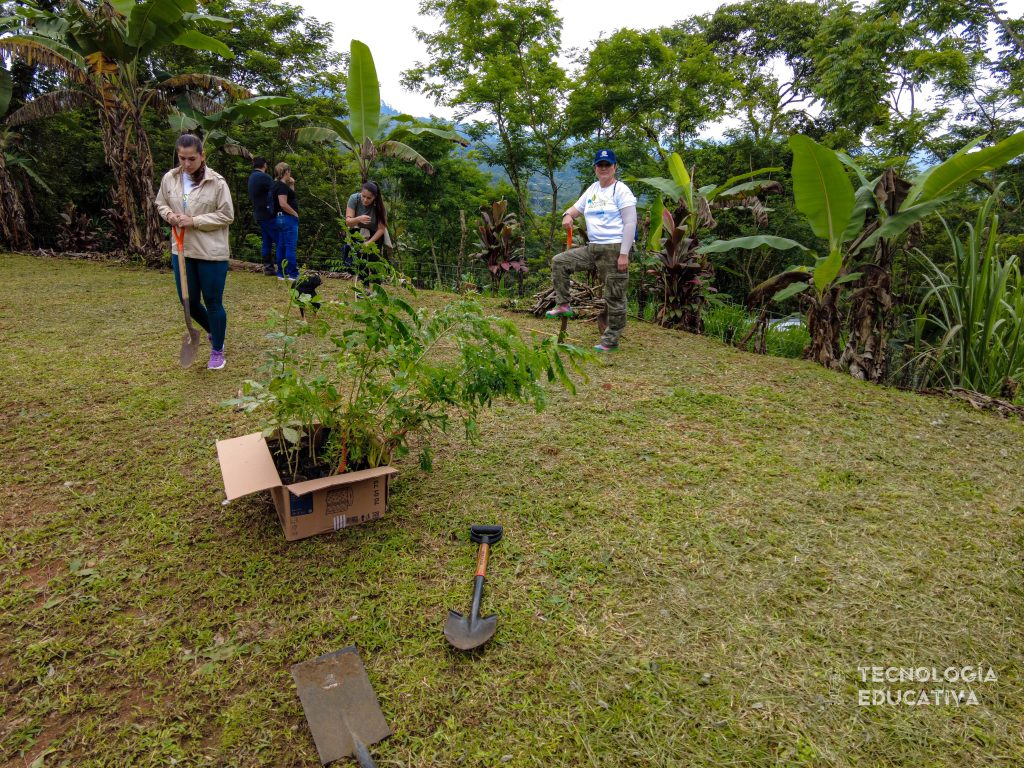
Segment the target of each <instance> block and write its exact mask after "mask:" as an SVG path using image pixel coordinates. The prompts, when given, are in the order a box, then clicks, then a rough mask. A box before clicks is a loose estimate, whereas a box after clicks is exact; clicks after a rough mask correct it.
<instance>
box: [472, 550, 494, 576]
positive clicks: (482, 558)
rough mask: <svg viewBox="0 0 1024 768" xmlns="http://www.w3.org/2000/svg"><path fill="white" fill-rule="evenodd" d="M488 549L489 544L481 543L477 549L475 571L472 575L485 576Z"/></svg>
mask: <svg viewBox="0 0 1024 768" xmlns="http://www.w3.org/2000/svg"><path fill="white" fill-rule="evenodd" d="M489 549H490V545H488V544H481V545H480V549H479V551H478V552H477V553H476V573H475V574H473V575H474V576H486V575H487V550H489Z"/></svg>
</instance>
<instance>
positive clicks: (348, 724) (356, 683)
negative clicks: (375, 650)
mask: <svg viewBox="0 0 1024 768" xmlns="http://www.w3.org/2000/svg"><path fill="white" fill-rule="evenodd" d="M291 671H292V678H293V679H294V680H295V685H296V687H297V688H298V691H299V699H300V700H301V701H302V711H303V712H304V713H305V715H306V722H308V723H309V730H310V731H312V733H313V742H314V743H315V744H316V751H317V753H318V754H319V755H320V762H321V763H322V764H323V765H327V764H328V763H330V762H332V761H334V760H340V759H341V758H343V757H349V756H352V755H356V753H357V750H359V749H360V748H361V747H366V746H369V745H370V744H375V743H376V742H378V741H380V740H381V739H383V738H386V737H388V736H390V735H391V729H390V728H388V724H387V722H386V721H385V720H384V713H382V712H381V711H380V704H379V703H378V702H377V695H376V694H375V693H374V692H373V687H372V686H371V685H370V678H369V677H367V675H366V668H365V667H364V666H363V661H362V659H360V658H359V652H358V651H356V648H355V646H351V645H350V646H348V647H347V648H342V649H341V650H340V651H334V652H333V653H328V654H325V655H324V656H320V657H318V658H316V659H313V660H311V661H304V662H301V663H299V664H296V665H294V666H293V667H292V669H291ZM364 751H365V750H364Z"/></svg>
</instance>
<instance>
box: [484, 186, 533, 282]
mask: <svg viewBox="0 0 1024 768" xmlns="http://www.w3.org/2000/svg"><path fill="white" fill-rule="evenodd" d="M480 218H481V219H482V220H483V221H482V223H481V224H480V225H479V226H478V227H477V230H478V231H479V232H480V245H481V246H482V248H483V250H481V251H478V252H477V253H474V254H473V256H472V257H471V258H474V259H480V260H482V261H483V262H484V263H485V264H486V265H487V271H488V272H490V273H491V290H492V292H493V293H497V292H498V287H499V286H500V285H501V279H502V278H503V277H504V276H505V275H507V274H509V273H510V272H512V273H515V274H517V275H525V274H526V273H527V272H528V271H529V267H527V266H526V261H525V260H524V259H523V231H522V228H521V227H520V226H519V219H518V218H517V217H516V215H515V214H514V213H510V212H509V210H508V201H507V200H496V201H494V202H493V203H491V204H490V205H481V206H480Z"/></svg>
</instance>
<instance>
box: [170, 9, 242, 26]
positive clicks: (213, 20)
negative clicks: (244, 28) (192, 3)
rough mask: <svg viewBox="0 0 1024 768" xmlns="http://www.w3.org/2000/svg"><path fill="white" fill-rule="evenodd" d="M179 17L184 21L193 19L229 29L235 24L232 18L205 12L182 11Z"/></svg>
mask: <svg viewBox="0 0 1024 768" xmlns="http://www.w3.org/2000/svg"><path fill="white" fill-rule="evenodd" d="M181 18H183V19H184V20H185V21H194V22H196V23H198V24H207V25H210V26H213V27H223V28H226V29H231V27H233V26H234V25H235V20H234V19H229V18H227V17H226V16H211V15H209V14H207V13H184V14H182V16H181Z"/></svg>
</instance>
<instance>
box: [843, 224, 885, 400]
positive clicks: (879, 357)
mask: <svg viewBox="0 0 1024 768" xmlns="http://www.w3.org/2000/svg"><path fill="white" fill-rule="evenodd" d="M880 246H881V247H882V248H883V249H884V250H888V244H886V243H881V244H880ZM882 261H883V262H886V265H885V266H883V265H882V264H871V265H869V266H867V267H864V268H863V270H862V271H863V273H864V274H863V277H861V279H860V280H859V281H858V287H857V289H856V290H855V291H854V293H853V297H852V302H851V307H850V320H849V334H850V335H849V339H848V341H847V343H846V349H844V350H843V355H842V357H841V358H840V359H839V367H840V368H843V369H845V370H848V371H849V372H850V375H851V376H853V377H855V378H858V379H864V380H866V381H871V382H874V383H876V384H877V383H878V382H879V381H881V380H882V377H883V376H884V375H885V368H886V333H887V331H888V330H889V326H890V324H891V317H892V312H891V310H892V305H893V299H892V292H891V278H890V276H889V274H890V269H891V266H892V263H891V258H885V259H882Z"/></svg>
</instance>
